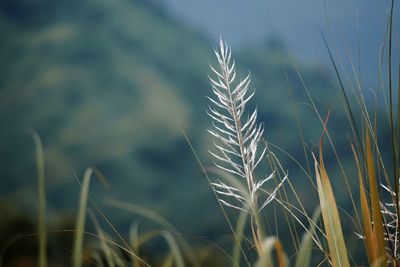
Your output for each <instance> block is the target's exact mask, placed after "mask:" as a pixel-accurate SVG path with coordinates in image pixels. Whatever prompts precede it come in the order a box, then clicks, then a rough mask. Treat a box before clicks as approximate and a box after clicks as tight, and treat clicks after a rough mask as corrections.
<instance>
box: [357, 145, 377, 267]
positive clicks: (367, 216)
mask: <svg viewBox="0 0 400 267" xmlns="http://www.w3.org/2000/svg"><path fill="white" fill-rule="evenodd" d="M351 148H352V150H353V154H354V159H355V161H356V165H357V171H358V178H359V184H360V204H361V219H362V225H363V235H364V245H365V248H366V249H367V256H368V262H369V264H370V265H372V264H373V263H375V262H376V260H377V258H378V257H377V255H378V248H377V246H376V242H375V235H374V232H373V229H372V224H371V222H372V220H371V213H370V207H369V204H368V198H367V195H366V193H365V192H366V191H365V186H364V181H363V175H362V171H361V167H360V162H359V160H358V156H357V153H356V151H355V148H354V146H353V145H352V146H351Z"/></svg>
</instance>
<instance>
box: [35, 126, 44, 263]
mask: <svg viewBox="0 0 400 267" xmlns="http://www.w3.org/2000/svg"><path fill="white" fill-rule="evenodd" d="M32 138H33V141H34V142H35V149H36V165H37V175H38V196H39V267H47V223H46V213H47V208H46V184H45V171H44V153H43V146H42V142H41V141H40V137H39V135H38V134H37V133H35V132H33V133H32Z"/></svg>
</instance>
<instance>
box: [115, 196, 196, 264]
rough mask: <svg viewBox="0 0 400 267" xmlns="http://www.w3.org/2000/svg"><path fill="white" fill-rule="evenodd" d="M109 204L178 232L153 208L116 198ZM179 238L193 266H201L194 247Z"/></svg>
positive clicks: (172, 231) (170, 230)
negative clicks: (193, 249)
mask: <svg viewBox="0 0 400 267" xmlns="http://www.w3.org/2000/svg"><path fill="white" fill-rule="evenodd" d="M107 204H108V205H110V206H113V207H116V208H119V209H123V210H127V211H129V212H133V213H136V214H140V215H142V216H143V217H145V218H147V219H149V220H151V221H153V222H155V223H158V224H160V225H161V226H163V227H165V228H166V229H167V230H168V231H169V232H170V233H174V234H177V233H178V230H177V229H176V228H175V227H174V226H173V224H172V223H170V222H169V221H168V220H167V219H165V218H164V217H162V216H161V215H159V214H157V213H156V212H154V211H152V210H149V209H146V208H144V207H142V206H138V205H135V204H131V203H127V202H123V201H119V200H116V199H109V200H108V201H107ZM177 240H178V242H179V244H180V245H181V247H182V248H183V250H184V251H185V253H186V255H187V257H188V259H189V260H190V261H191V264H192V265H193V266H200V264H199V261H198V259H197V257H196V255H195V254H194V252H193V251H192V249H191V248H190V246H189V244H188V243H187V242H186V241H185V240H184V239H183V238H182V237H180V238H178V239H177Z"/></svg>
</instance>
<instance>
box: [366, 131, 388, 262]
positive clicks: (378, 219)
mask: <svg viewBox="0 0 400 267" xmlns="http://www.w3.org/2000/svg"><path fill="white" fill-rule="evenodd" d="M365 150H366V164H367V172H368V180H369V190H370V201H371V208H372V222H373V228H372V229H373V233H374V236H375V242H376V246H377V258H378V259H380V260H382V261H381V264H380V265H379V266H382V267H383V266H386V251H385V240H384V229H383V220H382V213H381V207H380V199H379V192H378V184H377V177H376V172H375V164H374V157H373V152H372V147H371V138H370V134H369V131H368V130H367V131H366V133H365Z"/></svg>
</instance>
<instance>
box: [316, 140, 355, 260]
mask: <svg viewBox="0 0 400 267" xmlns="http://www.w3.org/2000/svg"><path fill="white" fill-rule="evenodd" d="M319 158H320V163H319V166H318V162H317V160H316V159H315V157H314V165H315V175H316V178H317V188H318V196H319V201H320V205H321V211H322V219H323V221H324V226H325V232H326V236H327V239H328V246H329V253H330V258H331V261H332V266H333V267H350V263H349V259H348V256H347V249H346V244H345V242H344V237H343V232H342V226H341V222H340V218H339V212H338V209H337V206H336V200H335V197H334V195H333V191H332V187H331V184H330V182H329V177H328V174H327V172H326V169H325V166H324V162H323V155H322V139H321V141H320V147H319Z"/></svg>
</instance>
